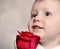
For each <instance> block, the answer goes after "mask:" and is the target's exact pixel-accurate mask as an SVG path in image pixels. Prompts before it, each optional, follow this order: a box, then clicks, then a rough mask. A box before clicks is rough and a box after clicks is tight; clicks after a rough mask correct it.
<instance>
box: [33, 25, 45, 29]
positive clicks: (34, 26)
mask: <svg viewBox="0 0 60 49" xmlns="http://www.w3.org/2000/svg"><path fill="white" fill-rule="evenodd" d="M32 28H33V29H36V28H39V29H44V28H43V27H41V26H39V25H33V26H32Z"/></svg>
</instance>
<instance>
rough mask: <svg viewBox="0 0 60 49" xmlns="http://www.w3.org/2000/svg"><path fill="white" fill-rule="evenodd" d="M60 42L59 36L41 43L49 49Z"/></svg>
mask: <svg viewBox="0 0 60 49" xmlns="http://www.w3.org/2000/svg"><path fill="white" fill-rule="evenodd" d="M59 44H60V37H57V38H55V39H53V40H50V41H47V42H43V43H41V45H42V46H43V47H44V48H46V49H49V48H50V49H51V48H53V47H56V46H58V45H59Z"/></svg>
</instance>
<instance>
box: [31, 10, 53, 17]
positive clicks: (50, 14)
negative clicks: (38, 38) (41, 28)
mask: <svg viewBox="0 0 60 49" xmlns="http://www.w3.org/2000/svg"><path fill="white" fill-rule="evenodd" d="M36 16H37V14H31V18H33V17H36ZM44 16H52V13H51V12H49V11H46V12H45V13H44Z"/></svg>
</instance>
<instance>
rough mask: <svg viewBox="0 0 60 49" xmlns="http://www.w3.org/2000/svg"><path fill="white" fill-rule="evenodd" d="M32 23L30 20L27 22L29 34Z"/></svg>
mask: <svg viewBox="0 0 60 49" xmlns="http://www.w3.org/2000/svg"><path fill="white" fill-rule="evenodd" d="M32 23H33V21H32V20H30V21H29V23H28V30H29V31H30V32H31V30H32V29H31V28H32Z"/></svg>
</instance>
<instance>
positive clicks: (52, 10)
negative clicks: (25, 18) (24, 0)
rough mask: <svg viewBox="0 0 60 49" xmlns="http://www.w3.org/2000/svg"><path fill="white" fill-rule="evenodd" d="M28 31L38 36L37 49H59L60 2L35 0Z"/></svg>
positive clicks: (58, 0) (57, 0) (56, 0)
mask: <svg viewBox="0 0 60 49" xmlns="http://www.w3.org/2000/svg"><path fill="white" fill-rule="evenodd" d="M28 29H29V31H30V32H33V34H35V35H38V36H40V43H39V45H38V46H37V49H60V0H35V2H34V4H33V7H32V10H31V20H30V21H29V24H28Z"/></svg>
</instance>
